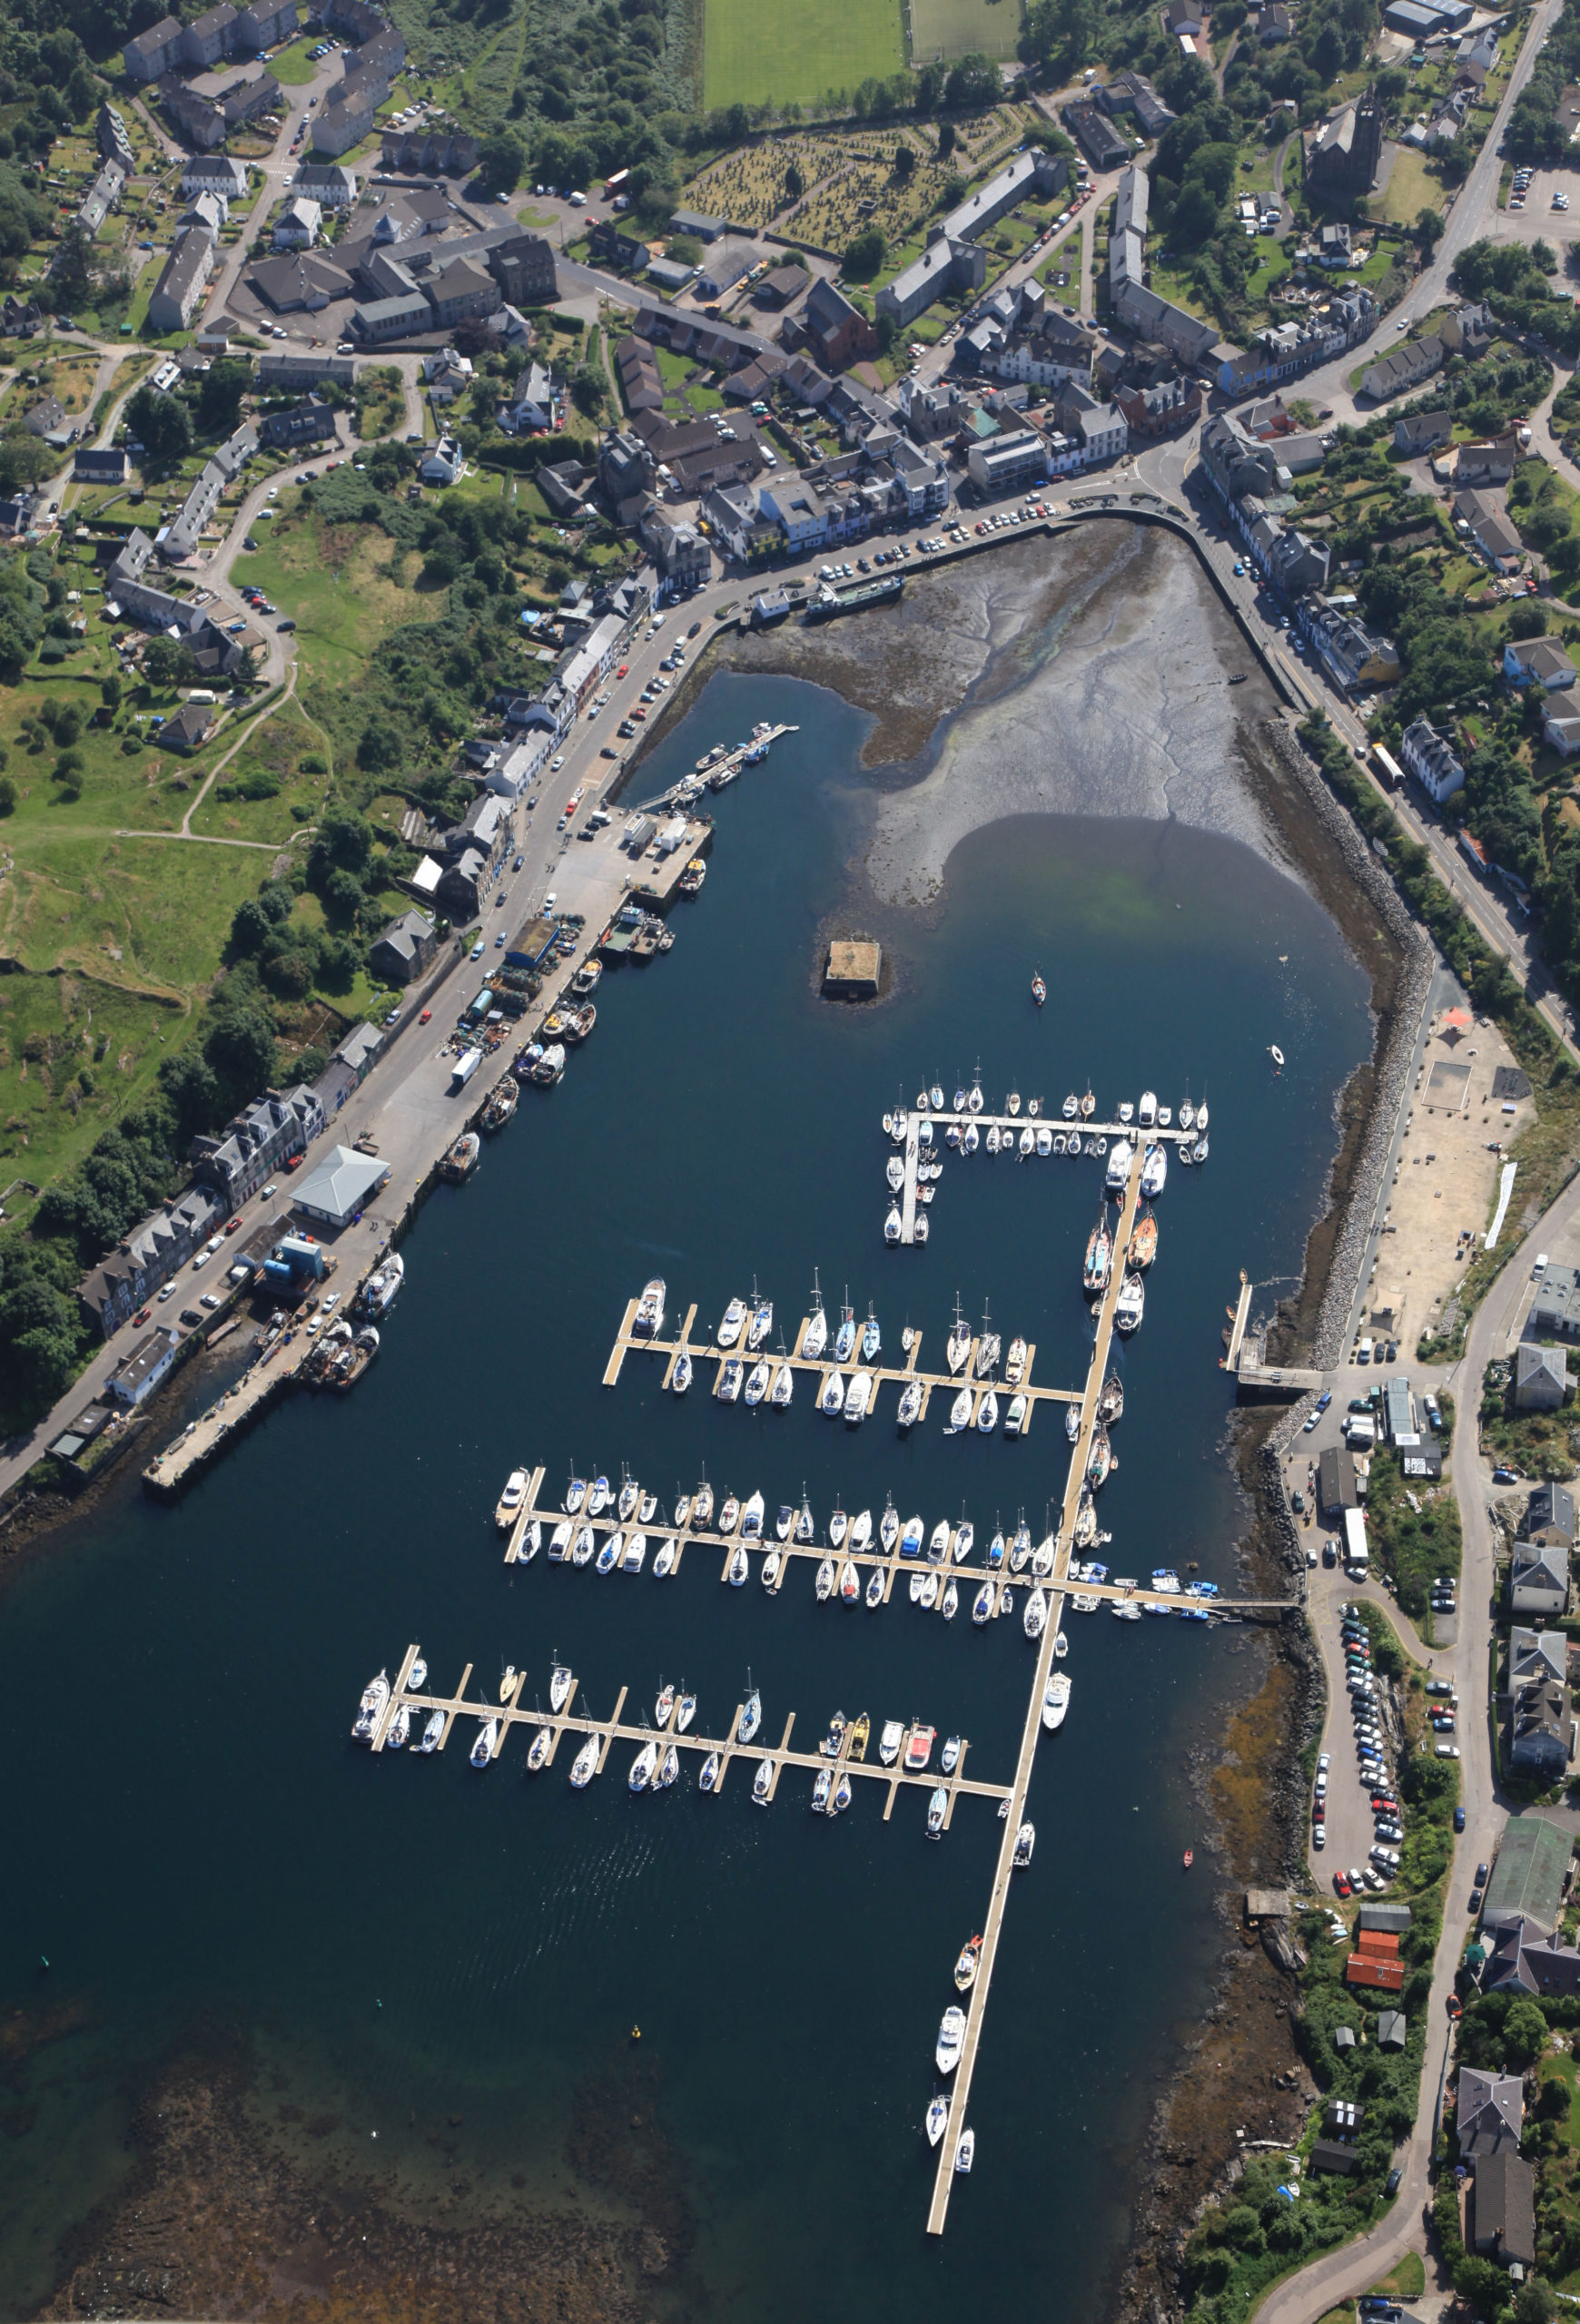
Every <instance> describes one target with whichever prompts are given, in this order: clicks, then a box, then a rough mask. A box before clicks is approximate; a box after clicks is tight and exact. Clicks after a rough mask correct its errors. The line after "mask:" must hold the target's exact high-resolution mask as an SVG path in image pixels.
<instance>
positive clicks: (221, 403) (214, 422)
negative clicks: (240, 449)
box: [144, 355, 252, 441]
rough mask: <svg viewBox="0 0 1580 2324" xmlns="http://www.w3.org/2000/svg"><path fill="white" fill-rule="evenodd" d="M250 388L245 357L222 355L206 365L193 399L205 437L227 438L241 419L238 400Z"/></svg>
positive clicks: (240, 406)
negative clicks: (195, 399) (195, 401)
mask: <svg viewBox="0 0 1580 2324" xmlns="http://www.w3.org/2000/svg"><path fill="white" fill-rule="evenodd" d="M251 386H252V364H251V363H250V362H249V361H248V360H247V359H246V358H245V356H237V355H222V356H220V357H218V358H217V359H215V360H214V361H213V362H212V363H211V364H210V365H209V368H208V369H207V370H206V371H205V372H204V373H203V375H202V383H201V384H200V386H199V388H198V397H197V422H198V426H199V427H200V428H202V432H203V434H204V435H205V436H229V435H230V434H231V432H232V429H233V428H234V427H235V426H236V423H237V421H238V420H239V419H241V416H242V396H243V395H244V394H245V393H246V391H247V389H249V388H250V387H251ZM144 441H146V438H144Z"/></svg>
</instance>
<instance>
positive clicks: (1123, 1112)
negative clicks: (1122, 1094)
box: [1119, 1098, 1136, 1122]
mask: <svg viewBox="0 0 1580 2324" xmlns="http://www.w3.org/2000/svg"><path fill="white" fill-rule="evenodd" d="M1135 1114H1136V1109H1135V1108H1134V1106H1132V1105H1131V1101H1130V1099H1129V1098H1121V1101H1120V1109H1119V1118H1120V1119H1121V1122H1129V1121H1133V1120H1134V1119H1135Z"/></svg>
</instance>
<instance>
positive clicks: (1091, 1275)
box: [1081, 1202, 1113, 1299]
mask: <svg viewBox="0 0 1580 2324" xmlns="http://www.w3.org/2000/svg"><path fill="white" fill-rule="evenodd" d="M1112 1265H1113V1241H1112V1237H1111V1236H1110V1234H1109V1231H1108V1205H1107V1203H1106V1202H1105V1203H1104V1204H1103V1206H1102V1213H1101V1216H1100V1218H1099V1219H1098V1222H1097V1225H1096V1226H1094V1227H1093V1228H1092V1230H1091V1234H1090V1235H1089V1236H1087V1238H1086V1259H1085V1263H1084V1265H1083V1266H1082V1268H1081V1285H1082V1288H1083V1289H1084V1291H1085V1292H1086V1295H1087V1297H1088V1298H1089V1299H1091V1298H1095V1297H1096V1296H1097V1295H1098V1294H1099V1293H1100V1292H1102V1291H1106V1290H1107V1289H1108V1279H1109V1275H1110V1272H1111V1268H1112Z"/></svg>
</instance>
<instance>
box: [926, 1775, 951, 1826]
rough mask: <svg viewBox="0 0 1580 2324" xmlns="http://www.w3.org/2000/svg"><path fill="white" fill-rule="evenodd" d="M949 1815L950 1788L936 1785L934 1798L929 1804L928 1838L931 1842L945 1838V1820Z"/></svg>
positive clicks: (944, 1785) (941, 1784)
mask: <svg viewBox="0 0 1580 2324" xmlns="http://www.w3.org/2000/svg"><path fill="white" fill-rule="evenodd" d="M948 1813H949V1787H948V1785H947V1784H943V1783H940V1784H935V1785H934V1786H933V1796H932V1797H931V1798H930V1799H929V1800H928V1802H927V1837H928V1838H929V1839H930V1840H941V1839H942V1838H943V1819H944V1817H945V1816H947V1815H948Z"/></svg>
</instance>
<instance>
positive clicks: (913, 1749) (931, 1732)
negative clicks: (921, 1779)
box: [905, 1726, 938, 1776]
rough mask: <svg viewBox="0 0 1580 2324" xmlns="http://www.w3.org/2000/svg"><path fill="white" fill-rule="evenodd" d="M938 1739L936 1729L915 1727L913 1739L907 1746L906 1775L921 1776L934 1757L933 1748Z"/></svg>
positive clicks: (912, 1730) (912, 1731) (912, 1734)
mask: <svg viewBox="0 0 1580 2324" xmlns="http://www.w3.org/2000/svg"><path fill="white" fill-rule="evenodd" d="M937 1738H938V1729H937V1728H935V1727H922V1726H913V1728H912V1729H911V1739H910V1741H909V1742H908V1743H907V1744H906V1746H905V1773H906V1774H907V1775H910V1776H919V1775H920V1774H921V1773H922V1770H923V1768H924V1767H925V1766H926V1765H927V1762H928V1760H929V1759H930V1758H932V1757H933V1744H934V1743H935V1742H936V1740H937Z"/></svg>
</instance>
